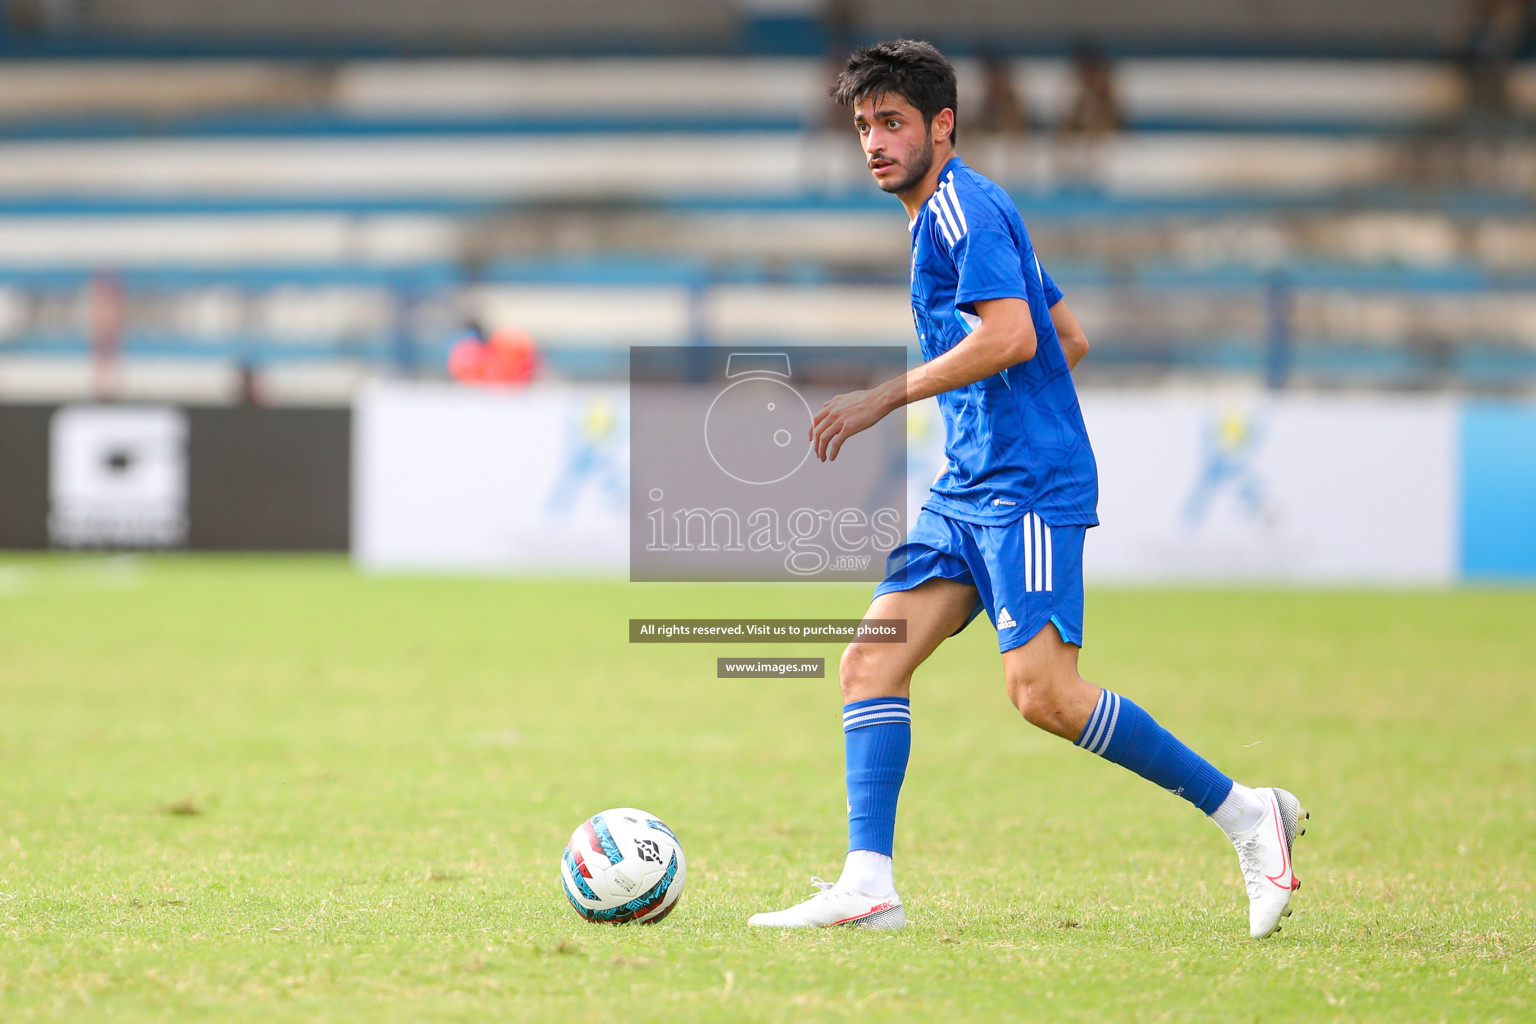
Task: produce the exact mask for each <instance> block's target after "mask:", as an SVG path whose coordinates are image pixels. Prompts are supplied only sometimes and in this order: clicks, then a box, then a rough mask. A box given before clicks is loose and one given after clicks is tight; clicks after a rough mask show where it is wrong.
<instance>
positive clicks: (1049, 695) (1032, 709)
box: [1008, 670, 1066, 732]
mask: <svg viewBox="0 0 1536 1024" xmlns="http://www.w3.org/2000/svg"><path fill="white" fill-rule="evenodd" d="M1008 699H1009V700H1011V701H1012V702H1013V706H1014V707H1015V708H1017V709H1018V711H1019V714H1021V715H1023V716H1024V720H1025V721H1026V722H1028V723H1029V724H1030V725H1033V726H1036V727H1038V728H1041V729H1045V730H1046V731H1048V732H1060V731H1061V724H1062V720H1063V718H1064V717H1065V714H1066V707H1065V702H1064V701H1063V700H1062V699H1061V688H1060V687H1059V686H1057V685H1056V680H1054V679H1052V678H1051V677H1050V676H1049V675H1047V674H1046V673H1044V672H1041V671H1038V670H1035V671H1020V672H1015V673H1012V674H1010V675H1009V677H1008Z"/></svg>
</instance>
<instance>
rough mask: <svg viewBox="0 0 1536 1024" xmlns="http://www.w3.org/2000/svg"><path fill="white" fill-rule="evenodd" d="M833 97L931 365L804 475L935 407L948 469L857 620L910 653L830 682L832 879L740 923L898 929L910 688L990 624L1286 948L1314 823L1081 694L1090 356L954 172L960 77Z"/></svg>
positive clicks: (919, 68)
mask: <svg viewBox="0 0 1536 1024" xmlns="http://www.w3.org/2000/svg"><path fill="white" fill-rule="evenodd" d="M833 96H834V98H835V99H836V100H837V101H838V102H839V103H841V104H843V105H844V106H849V107H852V108H853V121H854V125H855V126H856V128H857V130H858V133H859V140H860V142H861V144H862V145H863V149H864V154H865V157H866V159H867V160H868V164H869V170H870V173H871V174H873V175H874V178H875V182H876V183H877V184H878V185H879V186H880V188H882V189H884V190H885V191H886V192H890V193H892V194H894V195H895V196H896V197H897V198H898V199H900V200H901V203H902V206H904V207H905V208H906V211H907V216H908V217H909V218H910V219H911V224H910V228H911V234H912V317H913V320H914V322H915V323H916V326H917V337H918V343H919V345H920V346H921V348H922V354H923V358H924V359H925V360H926V361H925V362H924V363H923V364H922V365H921V366H919V367H917V368H916V369H914V370H912V371H910V372H908V373H906V374H904V375H903V376H900V377H896V378H893V379H891V380H889V381H887V382H886V383H884V384H882V385H880V386H879V387H875V388H872V389H870V390H867V391H856V392H852V393H849V394H844V395H839V396H837V397H836V398H833V399H832V400H831V401H829V402H828V403H827V404H826V405H825V406H824V407H823V408H822V409H821V411H820V412H819V413H817V415H816V417H815V419H814V420H813V422H812V426H811V442H812V444H813V445H814V448H815V452H816V455H817V457H818V458H820V459H822V460H823V461H825V460H828V459H835V458H837V456H838V453H839V451H840V450H841V449H842V446H843V444H844V442H846V441H847V440H848V438H850V437H852V436H853V435H854V434H857V433H858V432H859V431H861V430H865V429H867V428H869V427H870V426H872V425H873V424H875V423H876V422H878V421H879V420H880V419H881V418H882V417H884V416H885V415H886V414H887V413H890V412H891V411H893V410H895V409H897V408H900V407H901V406H902V405H904V404H906V403H908V402H916V401H919V400H921V399H925V398H930V397H933V396H938V401H939V407H940V410H941V411H942V413H943V417H944V427H945V455H946V457H947V464H946V465H945V467H944V469H943V471H942V472H941V473H940V474H939V476H938V477H937V478H936V479H935V481H934V483H933V487H932V490H931V492H930V494H929V497H928V500H927V502H926V503H925V504H924V505H923V510H922V513H921V514H920V515H919V517H918V519H917V521H916V522H915V523H914V524H913V526H912V530H911V533H910V534H909V535H908V537H907V540H906V543H905V544H903V545H901V546H899V547H897V548H896V550H894V551H893V552H891V555H890V558H889V561H888V564H887V567H886V571H887V575H886V579H885V581H884V582H882V583H881V584H880V585H879V586H877V587H876V588H875V597H874V600H873V602H872V603H871V604H870V606H869V610H868V612H866V613H865V614H866V616H867V617H868V618H872V619H905V620H906V623H907V635H906V642H905V643H902V644H882V643H853V644H850V645H849V646H848V648H847V649H846V650H845V651H844V652H843V657H842V662H841V665H840V667H839V669H840V671H839V675H840V679H841V683H842V693H843V701H844V704H843V732H844V740H845V748H846V757H847V786H848V851H849V852H848V857H847V860H846V862H845V863H844V865H843V872H842V875H841V876H840V877H839V879H838V880H837V882H835V883H832V882H823V881H821V880H820V879H813V884H814V885H816V887H817V888H818V889H819V890H820V891H819V892H817V893H816V895H814V896H812V897H811V898H810V899H808V900H806V901H805V902H803V903H800V904H797V905H795V906H793V907H790V908H789V909H787V910H781V911H777V912H773V913H764V914H754V915H753V916H752V918H751V920H750V922H749V923H750V924H753V925H758V926H762V927H770V928H802V927H820V926H826V925H834V924H847V925H858V926H863V927H869V928H900V927H901V926H902V925H904V924H905V923H906V911H905V910H904V909H903V908H902V903H901V897H900V896H898V895H897V893H896V886H895V882H894V877H893V874H892V862H891V852H892V839H893V835H894V832H895V827H896V798H897V795H898V793H899V792H900V790H901V784H902V780H903V778H904V777H905V775H906V768H907V755H908V751H909V750H910V748H911V736H912V724H911V723H912V714H911V702H910V699H909V696H910V690H911V683H912V673H913V671H914V670H916V668H917V667H918V666H919V665H921V664H922V663H923V662H924V661H925V660H926V659H927V658H928V656H929V655H930V654H932V653H933V652H934V650H935V649H937V647H938V646H939V644H940V643H942V642H943V641H944V639H945V638H946V637H948V636H951V635H952V634H954V633H957V632H959V631H960V630H962V629H964V628H965V627H966V626H967V625H968V624H969V623H970V622H971V620H972V619H974V618H975V617H976V616H977V615H978V614H980V612H981V611H982V610H983V609H985V610H986V612H987V615H988V616H989V617H990V618H991V620H992V624H993V626H994V627H996V629H997V638H998V641H997V646H998V650H999V651H1000V652H1001V653H1002V660H1003V678H1004V680H1005V682H1006V684H1007V688H1008V695H1009V697H1010V698H1011V699H1012V700H1013V703H1014V706H1015V707H1017V708H1018V709H1019V711H1020V713H1021V714H1023V716H1024V718H1025V720H1026V721H1028V722H1030V723H1031V724H1032V725H1035V726H1038V727H1039V728H1041V729H1044V730H1046V731H1047V732H1051V733H1054V734H1055V735H1057V736H1060V737H1062V738H1064V739H1067V740H1070V741H1072V742H1073V743H1075V744H1077V746H1079V747H1083V748H1085V749H1086V750H1088V752H1090V753H1092V754H1097V755H1098V756H1100V757H1102V758H1105V759H1107V760H1109V761H1113V762H1115V763H1116V764H1119V765H1122V766H1123V767H1125V768H1128V769H1130V770H1131V771H1133V772H1135V773H1136V774H1138V775H1140V776H1141V777H1142V778H1145V779H1147V780H1148V781H1150V782H1153V783H1156V784H1157V785H1159V786H1161V787H1163V788H1164V789H1167V790H1169V791H1171V792H1172V793H1174V794H1175V795H1177V796H1180V797H1183V798H1184V799H1185V800H1187V801H1189V802H1190V803H1192V804H1194V805H1195V806H1196V807H1198V808H1199V809H1200V810H1201V811H1203V812H1204V813H1205V814H1207V815H1209V816H1210V818H1211V820H1212V821H1214V822H1215V823H1216V824H1217V826H1219V827H1220V828H1221V830H1222V831H1223V832H1225V833H1226V834H1227V836H1228V837H1229V838H1230V839H1231V841H1232V843H1233V845H1234V846H1235V847H1236V848H1237V855H1238V864H1239V867H1240V869H1241V872H1242V875H1243V880H1244V883H1245V885H1246V888H1247V891H1248V900H1249V910H1248V926H1249V934H1251V935H1252V936H1253V937H1255V938H1262V937H1264V936H1267V935H1270V934H1272V933H1273V932H1275V931H1278V930H1279V928H1280V919H1281V918H1282V917H1283V916H1287V915H1288V914H1289V913H1290V909H1289V906H1288V904H1289V903H1290V899H1291V892H1292V890H1293V889H1296V888H1299V887H1300V885H1301V883H1300V882H1299V881H1297V880H1296V876H1295V873H1294V872H1293V871H1292V869H1291V844H1292V841H1293V840H1294V839H1295V837H1296V836H1297V835H1298V834H1300V832H1302V831H1304V829H1302V828H1301V827H1300V819H1303V818H1305V817H1307V815H1306V812H1305V811H1303V810H1302V809H1301V806H1300V804H1299V803H1298V802H1297V800H1296V798H1295V797H1294V796H1292V795H1291V794H1290V793H1288V792H1286V791H1285V790H1283V789H1271V788H1263V789H1250V788H1248V787H1247V786H1244V785H1241V784H1239V783H1236V782H1233V781H1232V780H1231V779H1229V778H1228V777H1227V776H1225V775H1223V774H1222V773H1221V772H1219V771H1217V770H1216V768H1215V767H1213V766H1212V765H1211V764H1210V763H1209V762H1208V761H1206V760H1205V759H1204V758H1202V757H1200V755H1198V754H1196V753H1195V752H1194V751H1193V750H1191V749H1189V747H1187V746H1185V745H1184V744H1183V743H1181V742H1179V740H1178V739H1176V738H1175V737H1174V736H1173V734H1172V733H1170V732H1168V730H1166V729H1164V728H1163V727H1162V726H1160V725H1158V724H1157V722H1156V721H1154V720H1153V718H1152V716H1151V715H1149V714H1147V712H1145V711H1143V710H1142V709H1141V708H1140V707H1138V706H1137V705H1136V704H1135V703H1133V702H1132V701H1131V700H1130V699H1129V698H1128V697H1124V696H1121V695H1120V694H1116V693H1112V692H1110V691H1109V690H1104V689H1100V688H1099V687H1097V686H1095V685H1093V684H1092V683H1089V682H1087V681H1086V680H1084V679H1083V678H1082V676H1080V675H1078V671H1077V656H1078V651H1079V649H1080V648H1081V646H1082V642H1083V579H1082V571H1083V537H1084V534H1085V532H1086V530H1087V528H1088V527H1090V526H1095V525H1097V523H1098V517H1097V513H1096V508H1097V505H1098V476H1097V468H1096V466H1095V463H1094V458H1093V451H1092V449H1091V448H1090V447H1089V444H1088V434H1087V431H1086V429H1085V428H1084V426H1083V417H1082V413H1081V411H1080V410H1079V408H1078V403H1077V391H1076V389H1075V388H1074V387H1073V384H1072V377H1071V372H1070V371H1071V369H1072V368H1073V367H1074V366H1075V365H1076V364H1077V361H1078V360H1080V359H1081V358H1082V357H1083V355H1084V354H1085V353H1086V352H1087V351H1088V341H1087V338H1086V337H1085V336H1084V334H1083V331H1082V328H1081V327H1079V325H1078V322H1077V320H1076V318H1075V317H1073V315H1072V312H1071V310H1070V309H1068V308H1067V304H1066V302H1065V301H1064V300H1063V299H1062V293H1061V290H1060V289H1058V288H1057V287H1056V285H1055V283H1054V282H1052V281H1051V278H1050V276H1049V275H1048V274H1046V272H1045V268H1044V267H1043V266H1042V265H1041V263H1040V260H1039V258H1038V257H1037V256H1036V254H1035V252H1034V248H1033V246H1032V245H1031V243H1030V240H1029V234H1028V233H1027V232H1026V231H1025V230H1024V222H1023V220H1022V219H1021V218H1020V216H1019V212H1018V210H1017V209H1016V208H1015V207H1014V205H1013V202H1012V200H1011V199H1009V197H1008V194H1007V193H1006V192H1005V191H1003V189H1002V188H1000V187H998V186H997V185H996V184H994V183H993V182H991V181H989V180H987V179H986V178H984V177H982V176H981V175H979V174H977V173H976V172H975V171H973V170H971V169H970V168H969V167H967V166H966V165H965V164H964V163H963V162H962V161H961V160H960V158H959V157H958V156H956V155H955V151H954V145H955V107H956V89H955V73H954V69H953V67H951V66H950V63H949V61H948V60H946V59H945V58H944V55H943V54H941V53H940V52H939V51H938V50H937V49H935V48H934V47H933V46H932V45H930V44H928V43H923V42H914V41H912V40H897V41H893V42H886V43H880V44H878V45H876V46H872V47H869V48H867V49H863V50H859V51H857V52H856V53H854V54H853V56H852V57H850V58H849V60H848V63H847V65H846V66H845V67H844V69H843V72H842V74H841V75H840V76H839V78H838V80H837V84H836V86H835V87H834V89H833Z"/></svg>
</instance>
